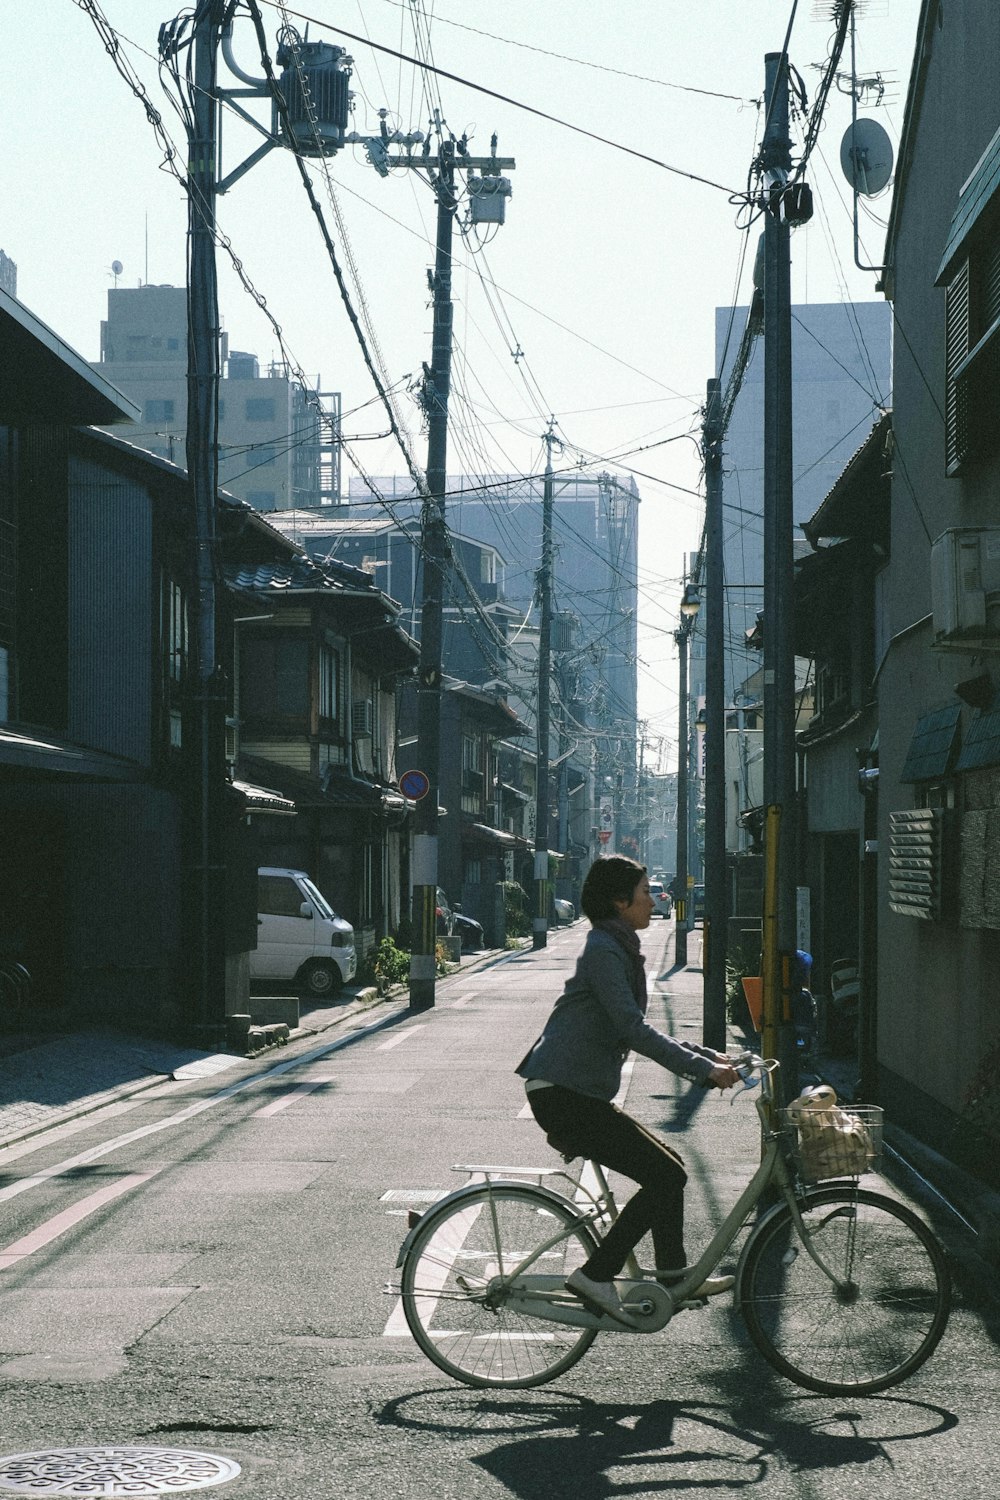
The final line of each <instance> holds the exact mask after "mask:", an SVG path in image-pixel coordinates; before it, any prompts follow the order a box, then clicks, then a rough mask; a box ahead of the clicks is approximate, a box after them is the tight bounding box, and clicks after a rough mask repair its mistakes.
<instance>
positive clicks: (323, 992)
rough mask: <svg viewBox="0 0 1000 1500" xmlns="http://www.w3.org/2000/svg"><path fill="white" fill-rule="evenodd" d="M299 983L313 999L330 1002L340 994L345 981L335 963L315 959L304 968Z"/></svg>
mask: <svg viewBox="0 0 1000 1500" xmlns="http://www.w3.org/2000/svg"><path fill="white" fill-rule="evenodd" d="M299 983H300V984H301V986H302V988H303V990H304V991H305V992H306V994H307V995H308V996H309V997H310V998H311V999H313V1000H329V999H330V997H331V996H333V995H336V994H337V993H338V992H339V990H340V986H341V984H342V983H343V981H342V979H341V976H340V970H339V969H338V968H337V965H336V964H335V963H329V962H327V961H325V960H323V959H314V960H313V962H312V963H308V964H306V965H305V967H304V968H303V970H302V972H301V973H300V975H299Z"/></svg>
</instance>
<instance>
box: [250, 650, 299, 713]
mask: <svg viewBox="0 0 1000 1500" xmlns="http://www.w3.org/2000/svg"><path fill="white" fill-rule="evenodd" d="M240 708H241V714H242V717H243V720H244V723H246V722H247V721H249V720H253V719H268V718H280V719H288V718H296V719H305V717H306V715H307V713H308V709H309V643H308V641H306V640H305V639H304V638H296V637H287V638H284V637H281V636H272V637H271V638H270V639H264V640H250V639H247V640H245V641H243V642H242V643H241V646H240Z"/></svg>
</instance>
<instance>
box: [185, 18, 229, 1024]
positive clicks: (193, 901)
mask: <svg viewBox="0 0 1000 1500" xmlns="http://www.w3.org/2000/svg"><path fill="white" fill-rule="evenodd" d="M223 10H224V5H223V0H210V3H208V4H203V5H202V6H200V7H199V9H198V13H197V16H196V19H195V22H194V36H193V47H194V90H193V98H192V103H191V107H192V111H193V123H192V126H191V129H190V133H189V138H188V152H189V156H188V182H187V194H188V245H189V272H188V376H187V440H186V459H187V472H188V482H189V484H190V487H191V489H190V492H191V508H192V541H193V547H194V569H193V572H194V593H193V601H192V602H193V610H192V614H193V620H192V631H191V649H190V656H189V661H188V673H187V697H186V710H187V712H186V715H185V719H184V726H183V728H184V733H183V753H184V761H185V769H186V775H185V788H186V795H185V802H186V818H185V849H186V856H185V863H186V866H187V870H186V876H185V881H184V889H185V901H186V920H185V936H186V942H185V947H186V949H187V953H188V961H189V979H188V982H189V1014H190V1017H191V1019H192V1021H193V1022H194V1024H195V1027H196V1028H197V1029H198V1030H199V1031H201V1032H203V1033H212V1032H213V1031H215V1030H221V1028H222V1027H223V1026H224V1025H225V1016H226V961H225V891H226V879H225V857H224V826H223V806H224V804H223V796H224V791H225V779H226V762H225V694H224V684H223V680H222V673H221V670H220V668H219V665H218V662H217V659H216V618H215V614H216V610H215V603H216V582H217V557H216V503H217V496H218V488H219V472H218V457H219V447H218V419H219V374H220V370H219V352H220V351H219V302H218V287H217V282H216V269H215V198H216V158H217V154H218V142H217V134H216V110H217V108H218V103H217V96H216V82H217V59H218V49H219V39H220V30H221V25H222V20H223Z"/></svg>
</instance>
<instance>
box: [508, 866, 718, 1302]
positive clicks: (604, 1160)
mask: <svg viewBox="0 0 1000 1500" xmlns="http://www.w3.org/2000/svg"><path fill="white" fill-rule="evenodd" d="M581 905H582V907H583V911H584V914H585V915H586V916H587V917H589V919H590V922H591V924H592V928H591V931H590V933H589V934H588V935H587V942H586V945H585V947H584V950H583V953H582V955H581V957H580V959H579V961H578V963H577V966H576V972H575V973H574V974H573V976H572V978H571V979H570V980H569V981H568V982H567V984H566V987H565V989H564V990H563V993H562V995H561V996H560V997H559V999H558V1000H557V1001H556V1003H555V1006H554V1008H553V1010H552V1014H551V1015H550V1016H549V1019H548V1021H547V1022H546V1023H545V1029H544V1030H543V1032H542V1034H541V1036H540V1037H539V1038H538V1040H537V1041H536V1042H535V1044H534V1046H533V1047H532V1048H531V1051H530V1052H529V1053H528V1054H527V1056H526V1057H525V1058H524V1059H523V1060H522V1062H521V1063H520V1064H519V1065H518V1068H517V1072H518V1073H519V1074H520V1075H521V1077H522V1078H524V1079H525V1089H526V1091H527V1095H528V1103H529V1105H530V1107H531V1112H532V1114H533V1115H534V1117H535V1119H536V1120H537V1121H538V1123H539V1125H540V1126H541V1128H542V1129H543V1130H544V1131H545V1135H546V1138H547V1140H548V1142H549V1144H550V1145H551V1146H552V1147H554V1149H555V1150H556V1151H558V1152H560V1153H561V1154H562V1155H563V1156H565V1157H566V1158H567V1160H569V1159H572V1158H573V1157H576V1156H584V1157H587V1158H589V1159H590V1160H592V1161H598V1162H600V1163H601V1164H602V1166H605V1167H609V1168H611V1170H612V1171H615V1172H620V1173H622V1174H623V1175H624V1176H626V1177H630V1178H632V1180H633V1181H635V1182H637V1183H638V1184H639V1191H638V1192H637V1193H636V1194H634V1196H633V1197H632V1198H631V1199H630V1201H629V1202H628V1203H627V1204H626V1205H625V1207H624V1209H623V1210H622V1212H621V1213H620V1215H619V1216H618V1218H617V1220H616V1221H615V1223H614V1224H613V1225H612V1226H611V1228H610V1229H609V1231H608V1233H607V1235H606V1236H605V1238H604V1239H603V1240H602V1242H601V1244H600V1245H599V1247H598V1248H597V1250H595V1252H594V1254H593V1255H592V1256H591V1257H590V1259H589V1260H587V1261H586V1262H585V1263H584V1264H583V1265H582V1266H581V1267H580V1268H579V1270H576V1271H574V1272H573V1274H572V1275H571V1276H570V1277H569V1278H568V1280H567V1282H566V1285H567V1287H568V1288H569V1290H570V1291H572V1292H574V1293H575V1294H576V1295H577V1296H578V1297H580V1299H581V1300H582V1301H583V1302H585V1303H588V1304H590V1305H591V1306H593V1307H595V1308H598V1309H599V1310H600V1311H601V1312H606V1313H610V1314H611V1315H612V1316H613V1317H616V1318H618V1319H619V1321H621V1322H623V1323H628V1322H629V1321H630V1319H629V1315H628V1313H626V1312H625V1311H624V1309H623V1308H622V1305H621V1302H620V1300H619V1297H618V1293H617V1292H616V1290H615V1287H614V1277H615V1276H616V1275H618V1273H619V1272H620V1271H621V1269H622V1267H623V1266H624V1265H625V1261H626V1259H627V1257H628V1255H629V1252H630V1251H631V1250H632V1249H633V1248H634V1247H635V1246H636V1245H637V1244H638V1242H639V1240H640V1239H641V1238H642V1236H643V1235H644V1234H645V1233H646V1232H647V1231H651V1232H652V1236H653V1249H654V1251H655V1255H656V1276H657V1279H658V1280H661V1281H663V1282H664V1283H665V1284H667V1285H669V1284H671V1283H673V1282H676V1281H678V1280H680V1278H681V1276H682V1275H683V1272H684V1269H685V1265H686V1256H685V1251H684V1184H685V1182H686V1181H687V1174H686V1172H685V1171H684V1164H683V1162H682V1160H681V1158H680V1157H679V1156H678V1155H677V1153H676V1152H675V1151H673V1150H671V1148H670V1147H669V1146H667V1145H666V1144H665V1142H663V1141H661V1140H660V1139H659V1138H658V1137H657V1136H655V1135H654V1134H653V1133H652V1131H649V1130H647V1129H646V1128H645V1126H643V1125H640V1124H639V1123H638V1122H637V1121H636V1120H633V1119H632V1118H631V1117H630V1116H629V1115H627V1114H625V1113H624V1112H623V1111H622V1110H620V1109H618V1108H617V1107H616V1106H615V1105H614V1104H612V1103H611V1100H612V1099H613V1098H614V1097H615V1095H616V1094H617V1092H618V1089H619V1087H620V1085H621V1071H622V1064H623V1063H624V1061H625V1059H626V1057H627V1056H628V1054H629V1052H630V1051H635V1052H640V1053H642V1054H643V1056H645V1057H650V1058H652V1059H653V1061H654V1062H658V1063H661V1064H662V1066H663V1067H665V1068H667V1069H669V1071H670V1072H672V1073H677V1074H679V1075H680V1076H681V1077H682V1078H688V1079H691V1080H692V1081H693V1082H696V1083H702V1084H705V1085H706V1086H710V1087H712V1088H718V1089H726V1088H730V1087H731V1086H733V1085H735V1084H736V1083H738V1082H739V1075H738V1074H737V1072H736V1070H735V1068H733V1067H732V1066H731V1064H730V1061H729V1059H728V1057H726V1055H725V1054H724V1053H721V1052H715V1051H713V1050H712V1049H711V1048H709V1047H700V1046H698V1045H696V1044H695V1043H687V1042H678V1041H676V1040H675V1039H674V1038H673V1037H670V1036H667V1035H666V1034H665V1033H664V1032H662V1031H658V1030H657V1029H656V1028H655V1027H654V1026H651V1025H650V1024H649V1022H648V1021H647V1020H646V1002H647V996H646V975H645V961H644V959H643V956H642V950H641V948H640V945H639V937H638V934H639V932H640V931H641V930H642V929H643V928H645V927H648V926H649V922H650V917H651V916H652V913H653V900H652V897H651V896H650V892H649V880H648V878H647V876H646V871H645V869H644V868H643V866H642V865H640V864H637V863H636V861H635V860H632V859H626V858H625V857H624V856H622V855H617V854H616V855H611V856H610V857H607V858H603V859H599V860H597V861H596V862H595V863H594V864H593V865H592V866H591V868H590V870H589V871H588V873H587V878H586V880H585V881H584V883H583V891H582V894H581ZM732 1284H733V1278H732V1277H731V1276H716V1277H709V1278H708V1280H706V1281H705V1282H703V1283H702V1285H701V1286H700V1287H698V1288H697V1290H696V1291H695V1292H694V1293H693V1294H692V1295H694V1296H696V1297H712V1296H715V1295H717V1294H718V1293H719V1292H725V1291H728V1290H729V1288H730V1287H731V1286H732Z"/></svg>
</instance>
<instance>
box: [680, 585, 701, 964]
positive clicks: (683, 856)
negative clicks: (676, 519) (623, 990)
mask: <svg viewBox="0 0 1000 1500" xmlns="http://www.w3.org/2000/svg"><path fill="white" fill-rule="evenodd" d="M700 608H701V596H700V595H699V593H698V588H697V585H696V584H693V583H688V584H685V586H684V592H683V594H682V595H681V622H680V626H679V627H678V629H677V630H675V631H674V640H675V641H676V642H677V656H678V661H679V664H680V686H679V692H678V698H677V874H676V876H675V890H676V892H677V900H676V904H675V907H674V919H675V927H674V964H675V965H676V966H677V967H680V966H681V965H682V964H686V963H687V935H688V931H689V918H688V899H687V895H688V890H687V885H688V869H687V866H688V640H689V638H690V636H691V632H692V630H693V629H694V622H695V617H696V615H697V613H698V610H699V609H700Z"/></svg>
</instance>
